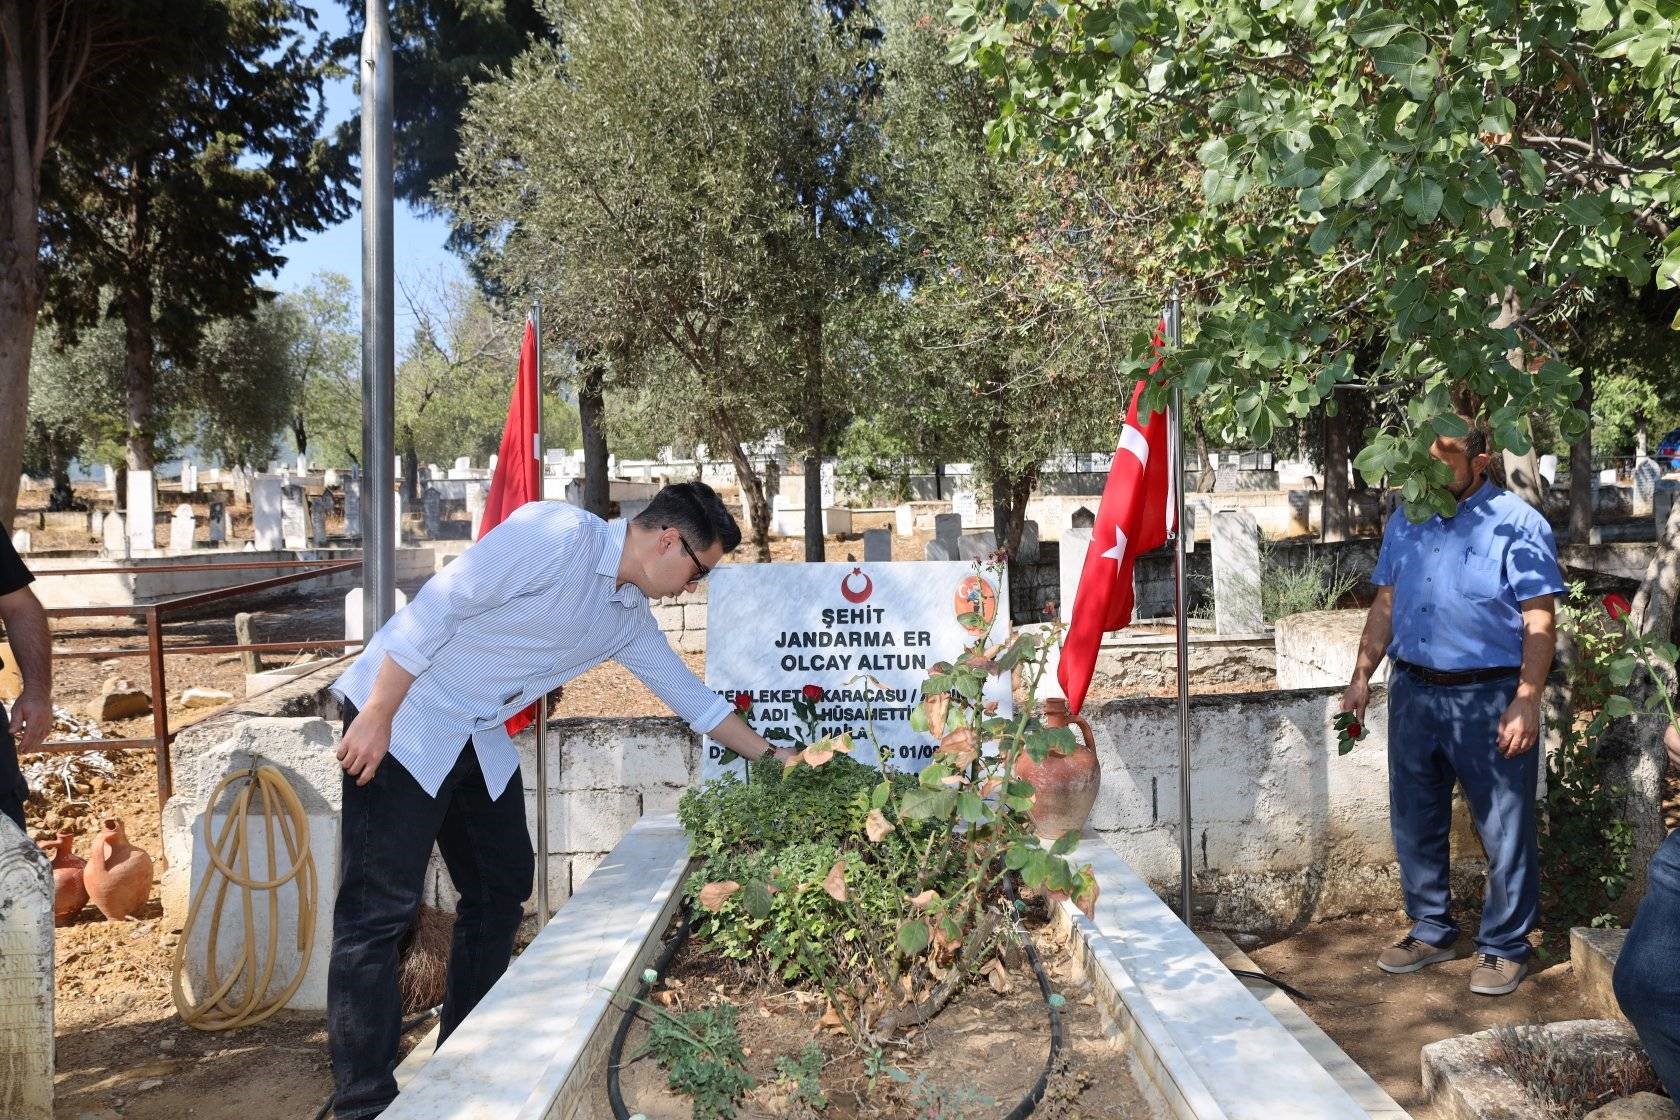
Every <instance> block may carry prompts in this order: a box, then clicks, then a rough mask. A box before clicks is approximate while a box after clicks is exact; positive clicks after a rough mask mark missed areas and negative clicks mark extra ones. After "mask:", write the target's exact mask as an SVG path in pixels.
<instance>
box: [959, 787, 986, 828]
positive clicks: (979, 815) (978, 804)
mask: <svg viewBox="0 0 1680 1120" xmlns="http://www.w3.org/2000/svg"><path fill="white" fill-rule="evenodd" d="M957 819H958V820H962V821H967V822H968V823H969V824H984V823H985V822H986V821H988V820H990V819H991V814H990V813H988V812H987V811H986V803H985V802H984V801H981V800H980V795H979V794H977V793H975V792H974V791H973V790H966V789H965V790H963V791H962V792H961V793H959V794H957Z"/></svg>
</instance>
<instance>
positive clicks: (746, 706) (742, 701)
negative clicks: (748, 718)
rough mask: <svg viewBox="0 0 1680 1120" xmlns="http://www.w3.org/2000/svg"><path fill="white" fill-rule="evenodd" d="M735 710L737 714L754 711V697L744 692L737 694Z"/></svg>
mask: <svg viewBox="0 0 1680 1120" xmlns="http://www.w3.org/2000/svg"><path fill="white" fill-rule="evenodd" d="M735 710H736V711H737V712H750V711H752V697H751V696H748V695H747V694H746V693H744V692H737V693H736V694H735Z"/></svg>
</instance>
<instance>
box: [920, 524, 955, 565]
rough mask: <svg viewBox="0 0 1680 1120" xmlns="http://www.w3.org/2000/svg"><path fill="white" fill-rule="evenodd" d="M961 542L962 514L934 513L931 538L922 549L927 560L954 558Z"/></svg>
mask: <svg viewBox="0 0 1680 1120" xmlns="http://www.w3.org/2000/svg"><path fill="white" fill-rule="evenodd" d="M961 542H962V514H960V513H936V514H934V515H933V539H932V540H931V541H929V542H928V543H927V547H926V548H925V549H923V550H922V551H923V555H924V556H925V557H926V558H927V559H929V560H956V559H958V550H959V549H960V548H961Z"/></svg>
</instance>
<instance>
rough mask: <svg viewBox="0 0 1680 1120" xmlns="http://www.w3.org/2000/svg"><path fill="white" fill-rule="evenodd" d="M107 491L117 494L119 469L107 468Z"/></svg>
mask: <svg viewBox="0 0 1680 1120" xmlns="http://www.w3.org/2000/svg"><path fill="white" fill-rule="evenodd" d="M105 489H107V490H109V491H110V492H111V493H113V494H115V493H116V492H117V468H115V467H106V468H105Z"/></svg>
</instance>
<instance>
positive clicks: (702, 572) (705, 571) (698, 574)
mask: <svg viewBox="0 0 1680 1120" xmlns="http://www.w3.org/2000/svg"><path fill="white" fill-rule="evenodd" d="M665 528H667V529H669V528H670V526H669V525H667V526H665ZM677 543H678V544H680V545H682V550H683V551H684V552H686V553H688V558H689V559H690V560H692V561H694V578H693V579H691V580H689V581H688V582H689V583H699V582H700V581H701V580H703V579H705V578H706V577H707V576H709V575H711V574H712V570H711V569H710V568H708V567H706V565H704V564H702V563H701V562H700V557H698V556H696V555H694V550H693V549H692V548H690V547H689V546H688V541H687V540H685V539H684V538H683V535H682V533H681V532H680V531H679V532H678V533H677Z"/></svg>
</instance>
